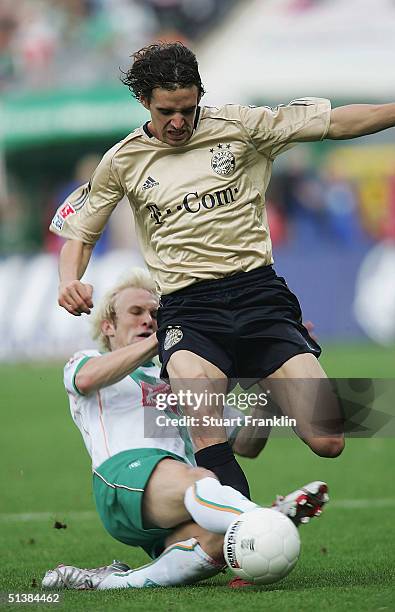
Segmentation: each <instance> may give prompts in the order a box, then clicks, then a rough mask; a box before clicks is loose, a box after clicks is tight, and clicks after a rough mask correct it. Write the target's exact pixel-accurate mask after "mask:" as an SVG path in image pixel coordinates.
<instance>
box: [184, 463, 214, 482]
mask: <svg viewBox="0 0 395 612" xmlns="http://www.w3.org/2000/svg"><path fill="white" fill-rule="evenodd" d="M202 478H215V479H216V480H217V477H216V475H215V474H214V472H211V471H210V470H206V468H201V467H196V468H192V469H191V471H190V474H189V479H190V484H194V483H195V482H197V481H198V480H202Z"/></svg>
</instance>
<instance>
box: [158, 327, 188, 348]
mask: <svg viewBox="0 0 395 612" xmlns="http://www.w3.org/2000/svg"><path fill="white" fill-rule="evenodd" d="M183 336H184V334H183V333H182V330H181V329H180V328H179V327H168V328H167V332H166V337H165V342H164V345H163V348H164V349H165V351H168V350H169V349H170V348H171V347H172V346H174V345H175V344H178V343H179V342H180V340H182V338H183Z"/></svg>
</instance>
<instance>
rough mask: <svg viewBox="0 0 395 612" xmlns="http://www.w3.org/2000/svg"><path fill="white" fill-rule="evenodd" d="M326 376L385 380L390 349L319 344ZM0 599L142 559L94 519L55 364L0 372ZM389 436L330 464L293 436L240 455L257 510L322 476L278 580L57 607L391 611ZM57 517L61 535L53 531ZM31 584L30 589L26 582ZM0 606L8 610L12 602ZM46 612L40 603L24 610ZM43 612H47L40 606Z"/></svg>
mask: <svg viewBox="0 0 395 612" xmlns="http://www.w3.org/2000/svg"><path fill="white" fill-rule="evenodd" d="M322 361H323V365H324V367H326V369H327V371H328V373H329V374H330V375H331V376H339V377H340V376H343V377H365V376H366V377H368V376H371V377H387V378H391V377H394V371H395V348H392V349H387V350H384V349H379V348H376V347H374V346H369V345H362V346H354V347H352V346H342V347H328V348H327V351H326V354H325V356H324V358H323V360H322ZM0 399H1V401H0V404H1V414H2V419H1V457H2V462H1V463H2V465H1V472H0V474H1V475H0V484H1V495H0V542H1V544H2V545H1V548H0V550H1V557H0V567H1V572H0V592H2V593H3V594H4V593H9V592H13V593H40V592H41V590H40V588H39V584H40V580H41V578H42V576H43V574H44V572H45V570H47V569H49V568H52V567H54V566H55V565H57V564H58V563H59V562H65V563H71V564H75V565H80V566H83V567H93V566H96V565H105V564H108V563H109V562H110V561H111V560H112V559H113V558H118V559H121V560H124V561H125V562H127V563H129V564H130V565H131V566H136V565H138V564H142V563H146V562H147V557H146V555H145V553H143V552H142V551H140V550H137V549H133V548H129V547H127V546H124V545H122V544H120V543H118V542H116V541H115V540H113V539H112V538H111V537H110V536H109V535H107V533H106V532H105V531H104V529H103V528H102V526H101V524H100V522H99V520H98V518H97V517H96V515H95V512H94V506H93V501H92V496H91V483H90V481H91V477H90V465H89V458H88V455H87V453H86V451H85V449H84V447H83V443H82V439H81V437H80V434H79V432H78V430H77V428H76V427H75V426H74V425H73V423H72V421H71V418H70V415H69V410H68V403H67V398H66V396H65V393H64V391H63V388H62V367H61V365H51V366H49V365H46V366H44V365H32V364H29V365H23V366H22V365H3V366H1V367H0ZM394 459H395V452H394V444H393V439H389V438H387V439H385V438H380V437H376V438H372V439H351V440H348V442H347V446H346V450H345V452H344V453H343V455H342V456H341V457H339V458H338V459H334V460H329V459H322V458H319V457H317V456H315V455H313V453H312V452H311V451H309V449H308V448H307V447H306V446H305V445H304V444H303V443H302V442H300V441H299V440H298V439H297V438H296V437H292V438H273V439H272V440H271V441H270V442H269V444H268V446H267V448H266V450H265V451H264V452H263V453H262V455H261V456H260V457H259V458H258V459H255V460H244V461H243V462H242V463H243V466H244V468H245V470H246V472H247V475H248V477H249V480H250V483H251V488H252V494H253V498H254V499H255V500H256V501H258V502H259V503H262V504H269V503H271V501H272V500H273V498H274V496H275V494H276V493H286V492H289V491H291V490H293V489H294V488H296V487H297V486H299V485H301V484H304V483H306V482H309V481H310V480H315V479H320V480H321V479H322V480H326V481H327V482H328V483H329V486H330V494H331V502H330V504H329V505H328V507H327V509H325V512H324V514H323V516H322V517H321V518H320V519H317V520H314V521H313V522H312V523H311V524H310V525H306V526H302V527H301V538H302V554H301V558H300V561H299V563H298V565H297V566H296V569H295V570H294V571H293V572H292V573H291V574H290V575H289V576H288V577H287V578H286V579H285V580H283V581H282V582H280V583H277V584H274V585H271V586H267V587H261V588H258V587H254V588H249V589H244V590H237V591H234V590H231V589H229V588H228V587H227V586H226V585H227V582H228V580H229V578H230V573H228V574H227V575H220V576H218V577H216V578H213V579H212V580H210V581H207V582H205V583H201V584H199V585H198V586H195V587H188V588H186V587H179V588H172V589H142V590H129V591H123V592H113V593H111V592H109V593H104V592H71V591H68V592H65V593H64V594H63V595H62V601H61V603H60V604H57V605H56V606H54V607H55V609H59V610H70V611H73V612H74V611H76V612H78V611H80V610H92V611H93V610H94V611H101V610H108V611H112V610H144V611H146V610H150V609H153V608H155V607H157V608H158V609H160V610H166V611H167V610H169V611H170V610H172V611H180V612H181V611H185V610H196V611H199V612H200V611H201V610H218V609H220V610H224V611H228V610H232V611H233V612H238V611H240V612H241V611H243V612H244V611H245V610H270V611H271V612H272V611H277V610H278V611H280V610H281V612H284V611H288V610H295V611H298V612H300V611H303V612H304V611H306V612H308V611H310V610H317V609H321V610H338V611H344V610H358V611H359V610H369V611H372V610H377V611H384V610H395V595H394V591H395V589H394V586H395V584H394V583H395V580H394V574H395V572H394V568H395V546H394V527H393V525H394V519H393V517H394V509H395V490H394ZM55 520H56V521H59V522H61V523H63V524H65V525H67V528H66V529H55V528H54V523H55ZM34 585H36V586H34ZM2 602H3V603H1V602H0V607H1V608H2V609H15V607H16V606H15V605H9V606H7V605H6V604H4V595H3V599H2ZM31 607H32V608H34V609H48V605H45V604H39V605H33V606H31ZM52 609H53V608H52Z"/></svg>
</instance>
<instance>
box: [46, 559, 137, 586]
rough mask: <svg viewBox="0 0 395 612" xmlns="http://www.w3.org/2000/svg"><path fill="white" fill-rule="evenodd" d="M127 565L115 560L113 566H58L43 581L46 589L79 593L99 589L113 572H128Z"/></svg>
mask: <svg viewBox="0 0 395 612" xmlns="http://www.w3.org/2000/svg"><path fill="white" fill-rule="evenodd" d="M129 570H130V567H129V566H128V565H126V563H121V562H120V561H117V560H114V561H113V562H112V563H111V565H105V566H104V567H95V568H93V569H82V568H80V567H74V566H73V565H58V567H55V569H53V570H49V571H48V572H47V573H46V574H45V576H44V578H43V581H42V586H43V588H45V589H77V590H79V591H86V590H94V589H97V587H98V586H99V584H100V583H101V582H102V581H103V580H104V578H107V576H109V575H110V574H112V573H113V572H128V571H129Z"/></svg>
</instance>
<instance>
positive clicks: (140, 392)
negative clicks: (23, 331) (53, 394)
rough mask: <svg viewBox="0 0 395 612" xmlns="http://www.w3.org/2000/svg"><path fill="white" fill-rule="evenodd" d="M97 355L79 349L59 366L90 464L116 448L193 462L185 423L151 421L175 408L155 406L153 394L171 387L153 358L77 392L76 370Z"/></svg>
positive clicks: (163, 392)
mask: <svg viewBox="0 0 395 612" xmlns="http://www.w3.org/2000/svg"><path fill="white" fill-rule="evenodd" d="M100 355H101V353H100V352H99V351H97V350H84V351H79V352H78V353H75V355H73V357H72V358H71V359H70V360H69V361H68V363H67V364H66V366H65V368H64V385H65V387H66V390H67V393H68V397H69V402H70V410H71V415H72V417H73V420H74V422H75V424H76V425H77V427H78V428H79V430H80V432H81V434H82V437H83V439H84V442H85V446H86V448H87V450H88V452H89V454H90V456H91V458H92V468H93V469H96V468H97V467H98V466H99V465H101V464H102V463H103V462H104V461H106V460H107V459H109V458H110V457H112V456H113V455H116V454H117V453H120V452H122V451H125V450H132V449H135V448H161V449H163V450H167V451H170V452H171V453H174V454H175V455H178V456H179V457H182V458H183V459H185V460H186V461H187V462H188V463H190V464H191V465H196V464H195V459H194V455H193V450H192V443H191V440H190V438H189V436H188V433H187V430H186V428H185V427H184V428H183V427H175V426H174V427H171V426H167V425H166V426H161V425H160V424H159V425H157V424H156V415H158V416H162V415H163V414H165V415H167V416H169V417H172V418H177V413H176V412H171V411H170V409H169V408H167V409H166V410H164V411H162V412H161V411H159V410H158V409H157V401H156V398H157V394H159V393H161V394H167V393H168V392H169V391H170V387H169V386H168V385H167V384H166V383H164V382H163V381H162V380H160V378H159V373H160V369H159V368H158V367H157V366H156V365H155V364H154V363H153V362H149V363H147V364H145V365H144V366H142V367H140V368H137V370H135V371H134V372H132V373H131V374H130V375H128V376H126V377H125V378H123V379H122V380H120V381H119V382H117V383H115V384H114V385H109V386H108V387H104V388H102V389H100V390H98V391H95V392H92V393H90V394H88V395H82V394H81V393H80V392H79V391H78V389H77V387H76V385H75V376H76V374H77V372H78V370H79V369H80V368H81V367H82V366H83V364H84V363H85V362H86V361H87V360H88V359H90V358H92V357H100ZM162 421H163V419H162V420H161V422H162Z"/></svg>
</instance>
